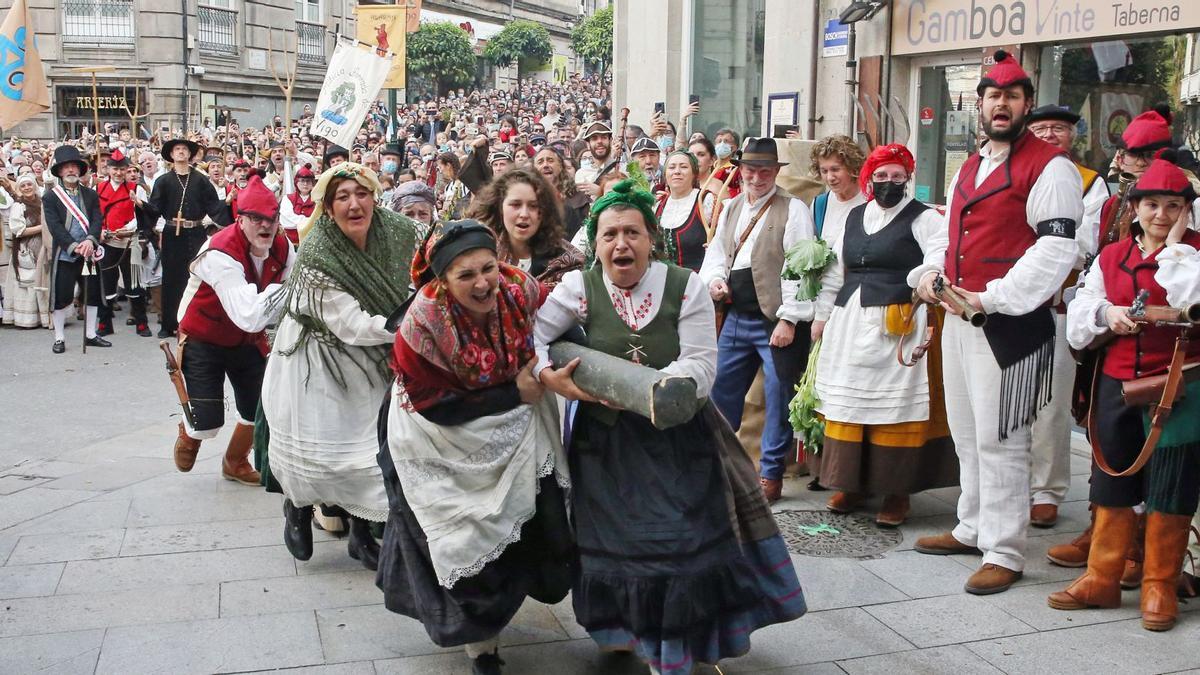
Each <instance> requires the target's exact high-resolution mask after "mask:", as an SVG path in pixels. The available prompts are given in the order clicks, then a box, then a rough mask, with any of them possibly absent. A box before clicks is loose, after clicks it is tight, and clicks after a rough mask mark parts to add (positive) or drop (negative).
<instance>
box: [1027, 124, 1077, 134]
mask: <svg viewBox="0 0 1200 675" xmlns="http://www.w3.org/2000/svg"><path fill="white" fill-rule="evenodd" d="M1074 129H1075V127H1073V126H1070V125H1067V124H1031V125H1029V131H1030V132H1032V133H1033V134H1034V135H1035V136H1040V135H1042V134H1044V133H1047V132H1049V133H1052V134H1069V133H1071V131H1073V130H1074Z"/></svg>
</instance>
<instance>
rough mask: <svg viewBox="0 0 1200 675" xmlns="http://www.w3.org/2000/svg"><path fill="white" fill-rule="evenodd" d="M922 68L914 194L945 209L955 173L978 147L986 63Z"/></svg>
mask: <svg viewBox="0 0 1200 675" xmlns="http://www.w3.org/2000/svg"><path fill="white" fill-rule="evenodd" d="M974 59H975V60H974V62H971V63H940V64H939V63H931V64H928V65H918V66H917V68H916V69H917V73H918V76H917V78H916V82H915V84H916V88H917V91H916V96H914V97H913V99H912V100H916V101H917V106H916V108H917V110H916V117H917V119H916V121H915V123H914V124H913V128H914V129H916V137H917V143H916V148H914V150H915V154H916V158H917V171H916V174H917V175H916V181H915V183H914V188H913V195H914V196H915V197H916V198H917V199H919V200H921V201H923V202H926V203H929V204H945V203H946V189H947V186H948V185H949V184H950V180H951V179H952V178H953V177H954V173H955V172H956V171H958V168H959V167H960V166H962V163H963V162H965V161H966V159H967V157H968V156H969V155H970V154H971V153H972V152H974V151H975V149H976V148H977V147H978V144H977V138H978V135H979V130H978V125H979V114H978V111H977V110H976V102H977V99H978V96H977V95H976V93H975V88H976V86H977V85H978V84H979V78H980V74H981V60H980V57H979V56H975V57H974Z"/></svg>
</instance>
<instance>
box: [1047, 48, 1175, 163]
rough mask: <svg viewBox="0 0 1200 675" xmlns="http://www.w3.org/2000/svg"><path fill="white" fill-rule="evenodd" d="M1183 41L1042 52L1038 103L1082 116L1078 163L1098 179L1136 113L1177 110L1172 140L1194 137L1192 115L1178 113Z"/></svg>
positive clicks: (1076, 151)
mask: <svg viewBox="0 0 1200 675" xmlns="http://www.w3.org/2000/svg"><path fill="white" fill-rule="evenodd" d="M1187 43H1188V40H1187V37H1186V36H1183V35H1166V36H1161V37H1149V38H1136V39H1125V40H1105V41H1097V42H1083V43H1076V44H1066V45H1048V46H1046V47H1043V48H1042V54H1041V78H1040V81H1039V83H1038V84H1039V85H1040V86H1039V87H1038V90H1039V93H1038V103H1039V104H1044V103H1050V102H1054V103H1058V104H1059V105H1065V106H1069V107H1070V108H1071V110H1074V111H1075V112H1078V113H1079V114H1080V115H1082V116H1083V119H1082V120H1080V122H1079V125H1078V131H1079V133H1078V136H1077V137H1076V140H1075V147H1074V149H1075V157H1076V159H1077V160H1078V161H1079V162H1081V163H1082V164H1084V165H1085V166H1088V167H1090V168H1092V169H1094V170H1096V171H1099V172H1100V174H1101V175H1107V174H1108V169H1109V165H1110V164H1111V163H1112V160H1113V157H1114V156H1115V155H1116V151H1117V149H1118V147H1119V142H1120V139H1121V132H1123V131H1124V130H1125V127H1126V125H1128V124H1129V121H1130V120H1131V119H1133V117H1135V116H1136V115H1138V114H1139V113H1141V112H1142V111H1143V110H1145V109H1147V108H1149V107H1151V106H1153V105H1155V104H1157V103H1164V102H1165V103H1169V104H1170V105H1171V107H1172V109H1173V110H1175V111H1176V119H1175V128H1174V132H1175V137H1176V139H1186V138H1188V137H1189V136H1192V135H1194V133H1192V132H1190V131H1189V129H1187V128H1186V127H1187V126H1188V125H1189V120H1190V119H1192V116H1190V115H1186V114H1180V113H1182V112H1185V111H1181V110H1180V105H1179V102H1180V94H1181V85H1182V83H1183V80H1184V78H1185V76H1187V75H1188V73H1185V72H1183V64H1184V57H1185V55H1186V51H1187Z"/></svg>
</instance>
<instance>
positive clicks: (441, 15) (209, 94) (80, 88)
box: [0, 0, 596, 139]
mask: <svg viewBox="0 0 1200 675" xmlns="http://www.w3.org/2000/svg"><path fill="white" fill-rule="evenodd" d="M588 3H590V4H593V5H594V4H596V0H588ZM11 4H12V3H11V0H0V10H7V8H8V7H9V6H10V5H11ZM357 4H358V3H357V2H355V0H28V6H29V10H30V15H31V21H32V23H33V26H34V30H35V32H36V40H37V45H38V49H39V51H40V53H41V57H42V61H43V62H44V64H45V67H46V78H47V81H48V83H49V86H50V95H51V104H52V109H51V110H50V112H48V113H46V114H42V115H38V116H36V117H34V118H31V119H29V120H27V121H25V122H23V123H22V124H20V125H18V126H17V127H15V128H13V129H6V130H5V133H7V134H9V135H18V136H22V137H27V138H60V139H61V138H63V137H64V136H66V137H79V135H80V134H81V132H82V131H83V130H84V129H85V128H86V129H89V130H90V129H91V128H92V126H93V98H92V79H91V75H90V74H88V73H81V72H75V71H74V70H73V69H76V68H81V67H87V66H99V65H102V66H112V69H111V70H109V71H106V72H99V73H97V74H96V81H97V96H96V99H95V106H96V107H98V108H99V114H100V123H101V125H102V126H104V125H111V126H112V127H113V128H114V129H119V128H120V127H122V126H126V127H132V126H133V125H134V124H135V121H134V120H133V119H132V118H131V113H133V114H136V115H138V118H137V120H136V124H137V125H138V127H139V129H138V131H139V132H141V133H145V132H146V131H148V132H149V133H154V132H157V131H159V130H161V129H164V128H166V129H169V130H172V131H174V130H176V129H184V128H188V129H192V128H196V127H197V126H199V125H200V124H201V122H202V121H203V120H204V119H208V120H210V121H211V122H212V124H213V126H214V127H215V126H218V125H219V124H220V123H221V122H222V121H223V120H224V118H225V117H226V116H232V117H233V118H235V119H237V120H238V122H239V123H241V125H242V126H243V127H256V128H261V127H262V126H264V125H266V124H269V123H270V121H271V119H272V118H273V117H274V116H276V115H279V116H281V117H282V116H283V115H284V114H285V111H284V97H283V94H282V92H281V91H280V90H279V87H278V86H277V84H276V82H275V79H274V77H273V76H272V65H274V67H275V68H276V69H277V70H278V72H279V73H280V74H281V75H283V74H284V72H285V70H286V66H287V59H285V58H284V56H283V53H282V51H283V49H284V48H285V46H286V48H288V49H289V50H290V49H295V51H296V64H297V65H296V79H295V87H294V92H293V96H292V98H293V104H292V107H293V110H292V115H293V117H298V116H299V115H300V112H301V109H302V108H301V107H302V105H303V104H304V103H315V101H316V99H317V97H318V95H319V94H320V89H321V83H322V81H323V79H324V77H325V69H326V64H327V60H328V58H329V55H330V54H331V53H332V51H333V47H334V42H335V35H337V34H338V33H341V34H343V35H348V36H353V35H355V26H354V9H355V6H356V5H357ZM363 4H392V3H390V2H380V3H363ZM585 9H586V7H584V6H583V5H581V4H580V3H579V1H578V0H538V1H536V2H524V1H520V0H515V1H510V0H472V1H471V2H462V1H459V0H436V1H430V0H426V1H425V2H423V3H422V10H421V20H422V21H452V22H453V23H455V24H457V25H460V26H463V27H464V28H465V29H466V30H467V31H468V32H469V33H472V34H473V36H474V37H475V40H476V51H477V52H482V49H483V46H484V45H485V44H486V41H487V39H488V38H489V37H491V36H493V35H495V34H496V33H498V32H499V31H500V29H501V28H503V26H504V24H505V23H506V22H508V21H510V20H512V19H514V18H515V19H532V20H534V21H538V22H540V23H542V24H543V25H545V26H546V27H547V29H548V30H549V32H550V36H551V43H552V45H553V47H554V55H555V56H554V59H552V62H551V63H550V64H547V65H546V67H545V70H544V72H539V73H536V75H537V76H540V77H545V78H547V79H549V78H550V77H551V76H552V70H551V69H552V67H553V66H554V65H556V64H557V65H559V66H560V67H561V66H562V65H563V64H564V63H565V64H567V66H568V67H567V70H568V72H574V71H576V70H580V69H582V63H578V64H577V61H576V58H575V55H574V53H573V52H572V51H571V48H570V31H571V29H572V28H573V27H574V26H575V24H576V23H578V21H579V19H580V16H581V12H582V11H584V10H585ZM271 47H273V48H274V52H273V53H274V55H275V56H274V58H272V57H271V53H272V51H271V49H270V48H271ZM479 68H480V70H479V81H480V83H481V84H483V85H484V86H503V87H507V86H510V85H511V84H512V83H513V82H514V81H515V77H516V69H515V68H511V69H493V68H491V67H490V66H488V65H486V64H484V63H482V62H481V63H480V67H479Z"/></svg>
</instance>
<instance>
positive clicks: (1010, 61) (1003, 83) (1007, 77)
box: [975, 49, 1033, 97]
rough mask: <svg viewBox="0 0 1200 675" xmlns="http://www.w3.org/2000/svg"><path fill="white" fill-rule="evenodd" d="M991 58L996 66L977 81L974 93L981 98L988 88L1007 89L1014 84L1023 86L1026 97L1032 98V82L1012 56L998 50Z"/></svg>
mask: <svg viewBox="0 0 1200 675" xmlns="http://www.w3.org/2000/svg"><path fill="white" fill-rule="evenodd" d="M993 58H995V59H996V65H994V66H992V69H991V70H989V71H987V74H985V75H984V76H983V77H982V78H981V79H980V80H979V86H978V87H976V88H975V93H977V94H979V95H980V96H983V91H984V90H985V89H987V88H988V87H997V88H1000V89H1007V88H1009V87H1011V86H1013V85H1014V84H1020V85H1024V87H1025V94H1026V96H1030V97H1032V96H1033V80H1031V79H1029V73H1026V72H1025V69H1024V68H1022V67H1021V64H1019V63H1017V60H1016V59H1014V58H1013V56H1012V54H1009V53H1008V52H1006V51H1004V50H1003V49H999V50H997V51H996V54H995V56H994V57H993Z"/></svg>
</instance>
